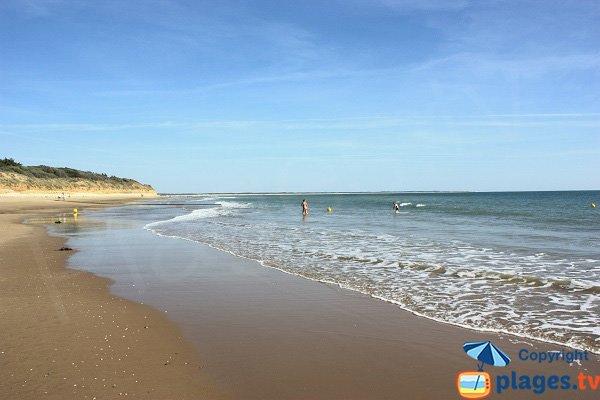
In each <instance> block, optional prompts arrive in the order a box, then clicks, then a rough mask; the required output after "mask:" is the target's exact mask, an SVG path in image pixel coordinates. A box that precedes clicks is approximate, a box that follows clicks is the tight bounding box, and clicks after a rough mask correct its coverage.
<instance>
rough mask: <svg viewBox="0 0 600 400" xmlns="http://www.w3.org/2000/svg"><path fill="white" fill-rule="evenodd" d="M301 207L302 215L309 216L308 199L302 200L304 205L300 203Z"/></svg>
mask: <svg viewBox="0 0 600 400" xmlns="http://www.w3.org/2000/svg"><path fill="white" fill-rule="evenodd" d="M300 205H301V206H302V215H303V216H304V217H306V216H307V215H308V201H306V199H302V203H300Z"/></svg>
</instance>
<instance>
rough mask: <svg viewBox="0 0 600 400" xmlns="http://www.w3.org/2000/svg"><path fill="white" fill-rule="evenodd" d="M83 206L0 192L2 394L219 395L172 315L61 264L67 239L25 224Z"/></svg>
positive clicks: (105, 396) (80, 396)
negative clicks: (118, 293) (1, 195)
mask: <svg viewBox="0 0 600 400" xmlns="http://www.w3.org/2000/svg"><path fill="white" fill-rule="evenodd" d="M73 200H74V201H75V199H73ZM102 200H103V201H107V200H109V201H115V200H114V198H112V199H107V198H103V199H102ZM118 201H121V202H122V200H118ZM118 201H116V202H118ZM86 206H88V204H84V203H75V202H73V203H66V202H64V203H63V202H56V201H50V200H44V199H35V200H34V199H29V200H24V199H23V198H12V199H7V198H3V199H0V330H1V332H2V334H1V336H0V399H45V398H47V399H116V398H121V397H124V398H146V399H203V398H211V399H212V398H218V397H217V396H216V394H215V392H214V390H213V385H211V384H210V382H208V381H207V379H206V378H205V376H204V374H203V372H202V365H201V363H200V361H199V357H198V355H197V353H196V351H195V350H194V349H193V348H192V347H190V346H189V345H188V344H187V343H186V342H185V341H184V340H182V338H181V335H180V332H179V330H178V329H177V327H176V326H175V325H174V324H173V323H171V322H170V321H168V320H167V319H166V318H165V317H164V316H163V315H162V314H161V313H159V312H158V311H156V310H154V309H152V308H150V307H148V306H144V305H140V304H136V303H133V302H131V301H127V300H124V299H122V298H119V297H116V296H113V295H110V294H109V293H108V287H109V285H110V284H111V282H110V281H109V280H108V279H105V278H100V277H97V276H94V275H92V274H89V273H85V272H80V271H74V270H71V269H67V268H65V263H66V259H67V257H68V256H69V253H71V252H70V251H58V250H59V249H60V248H61V247H63V246H64V243H65V240H64V239H62V238H57V237H49V236H48V235H47V233H46V230H45V229H44V228H43V227H41V226H32V225H25V224H22V223H21V221H23V220H24V219H27V218H31V217H38V216H40V215H57V214H59V213H62V212H70V211H71V210H72V208H73V207H78V208H79V210H80V213H81V212H82V211H83V212H85V211H84V210H85V207H86Z"/></svg>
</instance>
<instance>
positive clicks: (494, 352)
mask: <svg viewBox="0 0 600 400" xmlns="http://www.w3.org/2000/svg"><path fill="white" fill-rule="evenodd" d="M463 349H464V350H465V353H467V354H468V355H469V357H472V358H474V359H476V360H477V361H480V362H481V364H480V365H478V366H477V368H478V369H479V371H483V364H489V365H493V366H495V367H505V366H507V365H508V363H510V358H509V357H508V356H507V355H506V354H504V353H503V352H502V350H500V349H499V348H497V347H496V346H494V345H493V344H492V342H467V343H465V344H464V345H463Z"/></svg>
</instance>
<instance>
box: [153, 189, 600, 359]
mask: <svg viewBox="0 0 600 400" xmlns="http://www.w3.org/2000/svg"><path fill="white" fill-rule="evenodd" d="M303 198H306V199H307V200H308V202H309V205H310V214H309V215H308V216H307V217H306V218H303V217H302V214H301V208H300V202H301V200H302V199H303ZM598 200H600V192H589V191H587V192H517V193H372V194H307V195H305V196H299V195H238V196H226V197H217V196H214V197H207V196H193V195H190V196H178V197H173V198H167V199H166V200H165V199H161V200H160V201H159V202H163V203H164V202H165V201H167V202H172V203H183V204H185V205H183V206H177V207H178V208H176V209H173V207H169V206H165V207H154V208H149V209H148V210H147V211H144V220H145V221H154V222H149V223H147V224H146V226H145V228H146V229H148V230H151V231H152V232H154V233H156V234H158V235H161V236H168V237H174V238H181V239H186V240H190V241H194V242H198V243H204V244H207V245H210V246H212V247H214V248H217V249H220V250H223V251H226V252H229V253H232V254H234V255H237V256H240V257H245V258H249V259H253V260H256V261H258V262H260V263H261V264H262V265H264V266H265V267H271V268H277V269H279V270H282V271H285V272H287V273H291V274H296V275H299V276H302V277H305V278H308V279H312V280H316V281H322V282H328V283H333V284H336V285H339V286H341V287H344V288H348V289H352V290H356V291H359V292H362V293H366V294H369V295H371V296H373V297H375V298H378V299H382V300H385V301H389V302H393V303H395V304H397V305H398V306H400V307H402V308H404V309H406V310H409V311H411V312H413V313H415V314H418V315H421V316H424V317H427V318H431V319H434V320H437V321H442V322H446V323H450V324H456V325H460V326H463V327H469V328H473V329H478V330H490V331H499V332H506V333H511V334H515V335H520V336H524V337H530V338H535V339H540V340H544V341H549V342H554V343H559V344H566V345H569V346H572V347H576V348H582V349H590V350H592V351H594V352H600V208H595V209H594V208H592V207H591V203H592V202H593V201H594V202H598ZM395 201H397V202H399V203H400V205H401V207H400V209H401V212H400V213H394V212H393V211H392V204H393V202H395ZM207 202H215V203H220V204H221V205H220V206H198V204H200V203H207ZM328 207H331V208H332V209H333V211H332V212H331V213H328V212H327V208H328ZM175 214H177V215H175Z"/></svg>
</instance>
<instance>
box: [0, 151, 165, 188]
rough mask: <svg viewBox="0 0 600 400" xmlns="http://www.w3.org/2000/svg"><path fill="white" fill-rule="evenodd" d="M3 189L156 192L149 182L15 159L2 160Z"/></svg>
mask: <svg viewBox="0 0 600 400" xmlns="http://www.w3.org/2000/svg"><path fill="white" fill-rule="evenodd" d="M0 189H4V190H10V191H18V192H21V191H30V190H34V191H44V190H49V191H60V190H63V191H84V192H87V191H94V192H96V191H108V192H154V189H153V188H152V186H150V185H146V184H142V183H139V182H138V181H136V180H133V179H128V178H119V177H116V176H108V175H106V174H99V173H96V172H90V171H80V170H78V169H73V168H65V167H62V168H55V167H49V166H46V165H35V166H25V165H22V164H21V163H19V162H17V161H15V160H14V159H12V158H5V159H0Z"/></svg>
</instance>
